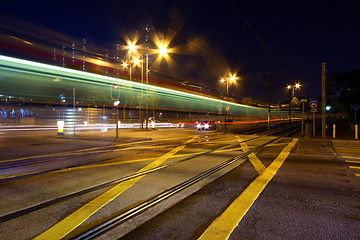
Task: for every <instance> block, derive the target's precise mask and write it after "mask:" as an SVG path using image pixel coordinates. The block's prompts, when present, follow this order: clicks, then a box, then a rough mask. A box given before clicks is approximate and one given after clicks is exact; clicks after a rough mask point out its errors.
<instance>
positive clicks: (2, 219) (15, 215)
mask: <svg viewBox="0 0 360 240" xmlns="http://www.w3.org/2000/svg"><path fill="white" fill-rule="evenodd" d="M257 138H259V136H258V137H255V138H251V139H248V140H245V141H251V140H254V139H257ZM215 139H219V137H217V138H214V139H213V140H215ZM197 143H199V142H195V143H193V144H197ZM235 145H238V144H237V143H235V144H230V145H227V146H224V147H221V148H219V149H215V150H209V151H206V152H203V153H200V154H194V155H193V156H192V157H188V158H185V159H183V160H180V161H175V162H172V163H169V164H164V165H161V166H159V167H156V168H154V169H150V170H148V171H144V172H141V173H135V174H131V175H128V176H123V177H120V178H117V179H114V180H112V181H109V182H106V183H102V184H99V185H97V186H93V187H90V188H87V189H83V190H81V191H78V192H74V193H70V194H68V195H64V196H61V197H59V198H55V199H52V200H49V201H46V202H43V203H40V204H36V205H34V206H31V207H28V208H24V209H21V210H18V211H15V212H13V213H10V214H7V215H3V216H0V223H2V222H6V221H9V220H11V219H15V218H18V217H21V216H24V215H26V214H29V213H31V212H34V211H38V210H41V209H44V208H46V207H49V206H52V205H55V204H58V203H61V202H64V201H67V200H69V199H72V198H75V197H79V196H82V195H85V194H87V193H91V192H94V191H97V190H101V189H104V188H107V187H111V186H114V185H116V184H119V183H121V182H124V181H127V180H130V179H133V178H136V177H139V176H142V175H146V174H149V173H152V172H155V171H159V170H162V169H165V168H168V167H171V166H174V165H176V164H179V163H181V162H184V161H188V160H191V159H193V158H194V157H198V156H200V155H204V154H209V153H211V152H214V151H218V150H222V149H226V148H229V147H232V146H235ZM174 146H176V144H175V145H174V144H171V145H169V146H166V147H163V148H161V149H166V148H173V147H174ZM156 150H160V148H159V149H156ZM152 151H155V150H152ZM148 152H149V151H148ZM148 152H144V153H148ZM117 158H118V157H117ZM108 160H110V159H108ZM101 161H105V160H101ZM92 164H93V163H92ZM84 165H89V164H82V165H78V166H73V167H71V168H75V167H79V166H84ZM66 169H70V167H69V168H66ZM59 170H63V168H62V169H57V170H51V171H43V172H38V173H36V174H28V175H26V176H22V177H29V176H34V175H39V174H44V173H49V172H55V171H59ZM13 179H15V178H13ZM16 179H19V178H16ZM1 180H2V179H0V182H1Z"/></svg>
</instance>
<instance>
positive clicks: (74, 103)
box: [73, 88, 76, 135]
mask: <svg viewBox="0 0 360 240" xmlns="http://www.w3.org/2000/svg"><path fill="white" fill-rule="evenodd" d="M75 105H76V100H75V88H73V118H74V119H73V121H74V135H76V133H75V122H76V121H75V111H76V110H75Z"/></svg>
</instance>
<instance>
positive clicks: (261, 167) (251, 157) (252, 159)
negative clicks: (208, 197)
mask: <svg viewBox="0 0 360 240" xmlns="http://www.w3.org/2000/svg"><path fill="white" fill-rule="evenodd" d="M235 137H236V139H237V141H238V142H239V143H240V146H241V148H242V150H243V151H244V152H248V151H250V148H249V146H248V145H247V144H246V143H245V142H243V140H242V139H241V138H240V137H239V136H235ZM247 157H248V158H249V161H250V162H251V164H252V165H253V166H254V168H255V170H256V171H257V172H258V173H259V174H261V173H262V172H263V171H264V170H265V169H266V167H265V166H264V164H263V163H262V162H261V161H260V159H259V158H258V157H257V156H256V155H255V153H253V152H252V153H250V154H249V155H248V156H247Z"/></svg>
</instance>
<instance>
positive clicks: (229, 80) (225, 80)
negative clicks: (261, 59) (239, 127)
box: [220, 73, 238, 129]
mask: <svg viewBox="0 0 360 240" xmlns="http://www.w3.org/2000/svg"><path fill="white" fill-rule="evenodd" d="M237 79H238V78H237V76H236V74H232V73H229V77H228V78H221V79H220V83H222V84H226V100H227V101H229V84H230V85H231V84H232V83H235V82H236V80H237ZM228 115H229V111H228V109H226V119H225V129H227V126H226V122H227V119H228Z"/></svg>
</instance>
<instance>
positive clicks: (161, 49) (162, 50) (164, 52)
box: [158, 44, 168, 57]
mask: <svg viewBox="0 0 360 240" xmlns="http://www.w3.org/2000/svg"><path fill="white" fill-rule="evenodd" d="M158 47H159V49H158V52H159V54H160V56H161V57H166V55H167V52H168V49H167V48H166V46H165V45H163V44H159V45H158Z"/></svg>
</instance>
